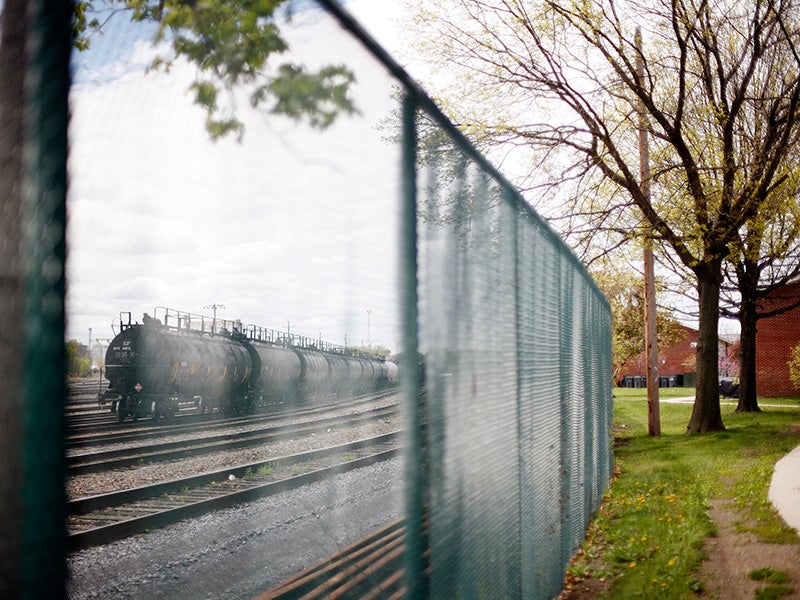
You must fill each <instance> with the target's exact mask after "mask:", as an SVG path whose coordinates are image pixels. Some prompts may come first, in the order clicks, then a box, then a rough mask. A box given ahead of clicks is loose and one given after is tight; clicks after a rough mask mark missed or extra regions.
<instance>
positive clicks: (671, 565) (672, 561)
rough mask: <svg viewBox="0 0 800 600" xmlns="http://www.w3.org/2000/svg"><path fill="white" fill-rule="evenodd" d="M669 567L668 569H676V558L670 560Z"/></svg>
mask: <svg viewBox="0 0 800 600" xmlns="http://www.w3.org/2000/svg"><path fill="white" fill-rule="evenodd" d="M667 566H668V567H674V566H675V559H674V558H672V559H670V561H669V562H668V563H667Z"/></svg>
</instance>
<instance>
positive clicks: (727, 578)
mask: <svg viewBox="0 0 800 600" xmlns="http://www.w3.org/2000/svg"><path fill="white" fill-rule="evenodd" d="M729 504H730V501H729V500H725V499H712V500H711V511H710V516H711V518H712V520H713V521H714V523H715V524H716V525H717V536H716V537H713V538H708V539H707V540H706V545H705V548H706V552H708V558H707V559H706V560H705V561H704V562H703V565H702V567H701V569H700V577H699V578H700V580H701V581H702V582H703V585H704V588H705V590H706V591H705V593H704V594H703V595H702V596H701V597H702V598H708V599H719V600H753V598H755V593H756V590H757V589H762V588H765V587H767V585H769V584H767V583H763V582H757V581H753V580H751V579H750V578H749V576H748V575H749V574H750V572H751V571H754V570H756V569H762V568H771V569H773V570H775V571H783V572H785V573H787V574H788V575H789V580H788V581H787V582H786V583H785V584H783V585H787V586H790V587H792V588H794V593H792V594H791V595H787V596H781V598H782V600H800V546H798V545H797V544H766V543H764V542H759V541H758V540H757V539H756V536H755V535H753V534H751V533H741V532H738V531H737V525H736V524H737V521H739V520H740V519H741V516H740V515H739V514H738V513H736V512H735V511H734V510H733V509H732V508H731V507H730V505H729Z"/></svg>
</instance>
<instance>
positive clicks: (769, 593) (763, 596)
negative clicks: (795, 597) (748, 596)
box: [755, 585, 794, 600]
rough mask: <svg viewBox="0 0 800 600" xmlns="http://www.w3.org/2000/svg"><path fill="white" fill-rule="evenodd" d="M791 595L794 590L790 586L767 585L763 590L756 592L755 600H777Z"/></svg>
mask: <svg viewBox="0 0 800 600" xmlns="http://www.w3.org/2000/svg"><path fill="white" fill-rule="evenodd" d="M793 593H794V588H793V587H792V586H790V585H768V586H767V587H765V588H763V589H760V590H756V595H755V600H777V599H778V598H783V597H784V596H790V595H791V594H793Z"/></svg>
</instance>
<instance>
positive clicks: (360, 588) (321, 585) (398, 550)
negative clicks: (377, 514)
mask: <svg viewBox="0 0 800 600" xmlns="http://www.w3.org/2000/svg"><path fill="white" fill-rule="evenodd" d="M404 552H405V521H404V520H403V519H397V520H396V521H393V522H391V523H389V524H388V525H386V526H385V527H382V528H381V529H378V530H376V531H374V532H373V533H372V534H370V535H368V536H367V537H365V538H364V539H361V540H359V541H358V542H356V543H354V544H352V545H350V546H348V547H347V548H345V549H343V550H342V551H341V552H337V553H336V554H334V555H332V556H330V557H328V558H326V559H325V560H323V561H321V562H319V563H317V564H316V565H313V566H312V567H309V568H308V569H306V570H304V571H301V572H300V573H297V574H296V575H294V576H293V577H290V578H289V579H287V580H286V581H284V582H282V583H280V584H278V585H276V586H274V587H272V588H270V589H269V590H267V591H266V592H264V593H262V594H259V595H258V596H256V597H255V598H253V600H294V599H299V598H302V599H303V600H329V599H330V598H339V599H340V600H341V599H346V598H358V599H359V600H378V599H380V600H400V599H401V598H404V597H405V594H406V586H405V582H404V580H403V573H404V569H403V553H404ZM428 556H429V555H428V554H427V553H426V554H425V556H424V558H425V559H426V560H427V559H428ZM426 572H427V570H426Z"/></svg>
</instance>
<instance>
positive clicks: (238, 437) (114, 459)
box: [65, 404, 399, 476]
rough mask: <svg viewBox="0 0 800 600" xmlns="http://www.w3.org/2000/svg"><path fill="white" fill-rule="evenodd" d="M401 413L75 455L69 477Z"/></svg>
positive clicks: (388, 410)
mask: <svg viewBox="0 0 800 600" xmlns="http://www.w3.org/2000/svg"><path fill="white" fill-rule="evenodd" d="M398 410H399V406H398V405H397V404H393V405H390V406H385V407H382V408H378V409H375V410H372V411H368V412H362V413H356V414H352V415H346V416H335V417H328V418H322V419H316V420H314V421H308V422H303V423H298V424H277V425H275V426H272V427H267V428H263V429H258V430H253V431H243V432H238V433H222V434H219V435H214V436H203V437H200V438H194V439H183V440H176V441H168V442H162V443H159V444H149V445H146V446H138V447H135V448H122V449H116V450H106V451H102V452H88V453H84V454H73V455H70V456H67V457H66V459H65V461H66V473H67V475H68V476H74V475H80V474H84V473H95V472H99V471H108V470H111V469H117V468H122V467H128V466H132V465H140V464H144V463H148V462H149V463H152V462H158V461H165V460H174V459H179V458H187V457H191V456H197V455H202V454H210V453H212V452H218V451H223V450H233V449H239V448H246V447H249V446H257V445H263V444H268V443H272V442H276V441H280V440H286V439H292V438H296V437H299V436H304V435H312V434H314V433H316V432H319V431H324V430H327V429H328V428H330V427H337V428H342V427H351V426H356V425H359V424H362V423H368V422H371V421H375V420H378V419H383V418H388V417H392V416H395V415H396V414H397V412H398Z"/></svg>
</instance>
